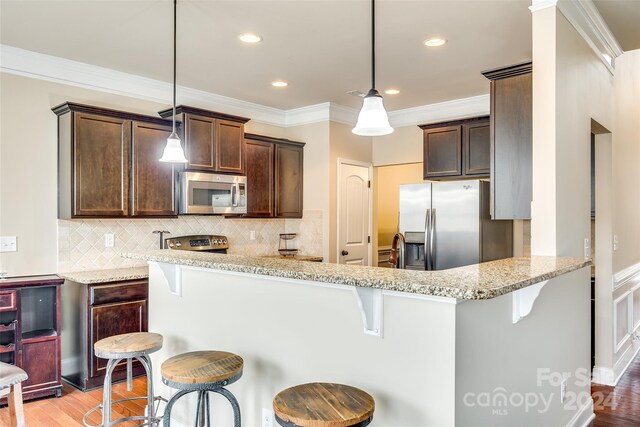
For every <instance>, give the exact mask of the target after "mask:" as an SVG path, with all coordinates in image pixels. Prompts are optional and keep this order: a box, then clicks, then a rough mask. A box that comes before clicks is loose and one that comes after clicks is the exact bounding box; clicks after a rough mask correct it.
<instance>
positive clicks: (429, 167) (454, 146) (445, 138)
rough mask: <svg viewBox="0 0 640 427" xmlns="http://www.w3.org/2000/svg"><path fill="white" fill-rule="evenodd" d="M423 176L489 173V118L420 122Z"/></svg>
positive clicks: (431, 178)
mask: <svg viewBox="0 0 640 427" xmlns="http://www.w3.org/2000/svg"><path fill="white" fill-rule="evenodd" d="M420 128H421V129H422V130H423V156H424V157H423V172H424V173H423V177H424V179H429V180H439V179H450V178H464V177H483V176H488V175H489V166H490V164H489V156H490V139H489V118H488V117H477V118H471V119H465V120H458V121H451V122H444V123H433V124H429V125H421V126H420Z"/></svg>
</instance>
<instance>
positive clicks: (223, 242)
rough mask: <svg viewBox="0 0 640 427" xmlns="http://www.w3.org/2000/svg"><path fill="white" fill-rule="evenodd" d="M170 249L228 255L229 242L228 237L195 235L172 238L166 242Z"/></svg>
mask: <svg viewBox="0 0 640 427" xmlns="http://www.w3.org/2000/svg"><path fill="white" fill-rule="evenodd" d="M165 245H166V247H167V248H169V249H173V250H181V251H198V252H212V253H218V254H226V253H227V251H228V250H229V240H228V239H227V237H226V236H218V235H201V234H200V235H195V236H181V237H171V238H169V239H166V240H165Z"/></svg>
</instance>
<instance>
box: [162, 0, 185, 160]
mask: <svg viewBox="0 0 640 427" xmlns="http://www.w3.org/2000/svg"><path fill="white" fill-rule="evenodd" d="M177 8H178V0H173V131H172V132H171V135H169V138H167V145H166V146H165V147H164V151H163V152H162V157H161V158H160V161H161V162H167V163H187V158H186V157H184V151H182V145H180V137H179V136H178V134H177V133H176V33H177V19H176V10H177Z"/></svg>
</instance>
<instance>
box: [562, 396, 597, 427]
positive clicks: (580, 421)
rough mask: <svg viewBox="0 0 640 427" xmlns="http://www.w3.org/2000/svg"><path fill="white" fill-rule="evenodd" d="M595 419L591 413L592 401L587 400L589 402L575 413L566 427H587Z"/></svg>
mask: <svg viewBox="0 0 640 427" xmlns="http://www.w3.org/2000/svg"><path fill="white" fill-rule="evenodd" d="M595 417H596V414H594V413H593V400H591V399H589V401H588V402H587V403H586V404H585V405H584V406H583V407H582V408H580V409H579V410H578V412H576V414H575V415H574V416H573V418H571V421H569V423H568V424H567V427H587V426H588V425H589V423H590V422H591V421H593V419H594V418H595Z"/></svg>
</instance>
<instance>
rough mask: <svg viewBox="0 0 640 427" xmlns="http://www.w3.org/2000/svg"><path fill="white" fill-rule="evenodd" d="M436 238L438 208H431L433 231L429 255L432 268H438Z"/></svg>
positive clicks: (430, 235) (430, 238) (430, 237)
mask: <svg viewBox="0 0 640 427" xmlns="http://www.w3.org/2000/svg"><path fill="white" fill-rule="evenodd" d="M435 240H436V210H435V208H434V209H431V233H429V255H430V256H431V270H435V269H436V250H435V247H434V243H435Z"/></svg>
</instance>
